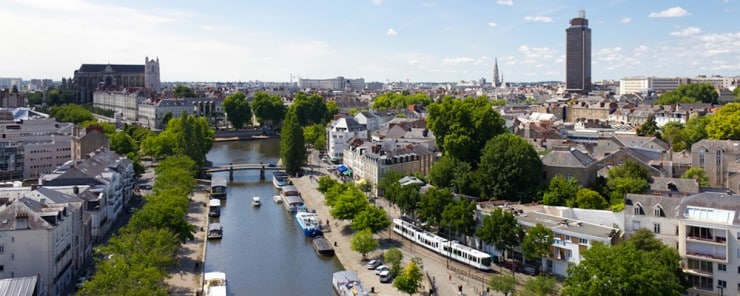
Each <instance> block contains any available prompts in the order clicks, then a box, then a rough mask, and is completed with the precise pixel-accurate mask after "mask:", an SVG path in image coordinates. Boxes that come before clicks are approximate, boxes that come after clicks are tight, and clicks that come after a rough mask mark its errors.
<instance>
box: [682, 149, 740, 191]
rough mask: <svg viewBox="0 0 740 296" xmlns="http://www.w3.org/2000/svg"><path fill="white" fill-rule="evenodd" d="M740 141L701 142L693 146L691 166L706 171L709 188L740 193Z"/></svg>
mask: <svg viewBox="0 0 740 296" xmlns="http://www.w3.org/2000/svg"><path fill="white" fill-rule="evenodd" d="M738 159H740V141H732V140H701V141H699V142H697V143H694V145H692V146H691V166H692V167H698V168H702V169H704V172H706V173H707V177H708V179H709V186H712V187H721V188H728V189H730V190H732V191H734V192H740V164H738Z"/></svg>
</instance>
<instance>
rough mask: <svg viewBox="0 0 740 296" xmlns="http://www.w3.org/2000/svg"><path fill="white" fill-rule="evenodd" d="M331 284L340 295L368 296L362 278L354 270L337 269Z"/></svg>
mask: <svg viewBox="0 0 740 296" xmlns="http://www.w3.org/2000/svg"><path fill="white" fill-rule="evenodd" d="M331 286H332V288H334V292H336V293H337V295H339V296H368V295H370V294H369V293H368V292H367V291H366V290H365V287H363V286H362V282H360V278H359V277H357V274H356V273H354V272H352V271H347V270H345V271H337V272H335V273H334V274H332V277H331Z"/></svg>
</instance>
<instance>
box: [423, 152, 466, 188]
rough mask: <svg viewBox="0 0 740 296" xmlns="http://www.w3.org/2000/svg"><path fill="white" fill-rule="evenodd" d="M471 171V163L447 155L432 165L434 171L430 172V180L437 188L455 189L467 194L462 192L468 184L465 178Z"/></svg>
mask: <svg viewBox="0 0 740 296" xmlns="http://www.w3.org/2000/svg"><path fill="white" fill-rule="evenodd" d="M471 171H472V168H471V166H470V164H469V163H466V162H463V161H460V160H457V159H456V158H454V157H452V156H451V155H450V154H445V155H443V156H442V158H440V159H439V161H437V162H435V163H434V165H432V169H431V170H429V180H430V181H431V182H432V184H434V185H435V186H437V187H442V188H452V187H455V189H456V190H458V192H465V191H463V190H462V188H463V184H465V183H466V180H465V178H466V176H467V174H468V173H470V172H471Z"/></svg>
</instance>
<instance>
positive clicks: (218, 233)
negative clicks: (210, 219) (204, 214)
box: [207, 223, 224, 239]
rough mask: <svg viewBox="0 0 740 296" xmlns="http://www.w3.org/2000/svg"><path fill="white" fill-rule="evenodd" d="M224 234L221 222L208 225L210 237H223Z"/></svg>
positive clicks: (208, 235)
mask: <svg viewBox="0 0 740 296" xmlns="http://www.w3.org/2000/svg"><path fill="white" fill-rule="evenodd" d="M223 235H224V228H223V226H221V223H211V224H209V225H208V234H207V237H208V239H221V238H222V237H223Z"/></svg>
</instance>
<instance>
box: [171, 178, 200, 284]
mask: <svg viewBox="0 0 740 296" xmlns="http://www.w3.org/2000/svg"><path fill="white" fill-rule="evenodd" d="M198 182H199V183H200V182H203V181H200V180H199V181H198ZM204 188H210V185H205V187H204ZM207 205H208V192H207V191H195V192H193V193H192V194H191V195H190V206H189V208H188V222H189V223H190V224H192V225H194V226H195V233H194V237H195V238H194V239H193V240H188V241H186V242H184V243H182V244H181V245H180V248H179V249H178V250H177V255H176V256H177V259H176V262H177V265H176V266H175V267H173V268H172V269H170V271H169V277H168V278H167V279H166V280H165V282H166V283H167V285H168V286H169V287H170V293H169V294H170V295H179V296H180V295H181V296H185V295H188V296H189V295H200V294H201V292H202V289H203V284H202V281H203V280H202V275H203V265H204V264H203V262H204V261H205V246H206V231H207V229H208V208H207Z"/></svg>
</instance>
